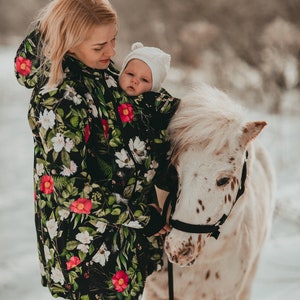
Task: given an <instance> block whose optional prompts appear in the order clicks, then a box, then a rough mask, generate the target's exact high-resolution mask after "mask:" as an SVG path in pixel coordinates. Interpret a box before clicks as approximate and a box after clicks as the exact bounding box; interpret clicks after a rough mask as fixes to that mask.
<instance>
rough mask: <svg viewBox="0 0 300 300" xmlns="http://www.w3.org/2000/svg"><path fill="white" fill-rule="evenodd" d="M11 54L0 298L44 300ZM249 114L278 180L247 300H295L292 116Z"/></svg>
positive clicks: (296, 148)
mask: <svg viewBox="0 0 300 300" xmlns="http://www.w3.org/2000/svg"><path fill="white" fill-rule="evenodd" d="M14 52H15V48H13V47H0V63H1V68H0V86H1V87H0V140H1V146H0V168H1V169H0V174H1V175H0V176H1V178H0V195H1V196H0V204H1V206H0V207H1V209H0V299H1V300H19V299H22V300H35V299H36V300H50V299H52V297H51V296H50V294H49V292H48V291H47V289H45V288H43V287H41V285H40V277H39V267H38V260H37V252H36V242H35V229H34V223H33V196H32V155H33V147H32V139H31V133H30V130H29V127H28V124H27V106H28V103H29V97H30V91H27V90H26V89H25V88H23V87H21V86H19V85H18V83H17V82H16V80H15V78H14V74H13V57H14ZM170 92H172V93H173V94H174V92H173V91H172V90H170ZM298 111H299V110H298ZM251 114H253V118H254V119H257V120H258V119H260V120H262V119H263V120H267V121H268V123H269V125H268V126H267V127H266V128H265V129H264V132H263V133H262V134H261V136H260V140H261V141H262V142H263V143H264V144H265V146H266V147H267V148H268V149H269V152H270V154H271V157H272V159H273V162H274V165H275V169H276V171H277V181H278V189H277V196H276V198H277V210H276V215H275V218H274V226H273V231H272V234H271V237H270V239H269V240H268V241H267V243H266V245H265V248H264V250H263V253H262V256H261V261H260V266H259V270H258V273H257V276H256V280H255V283H254V286H253V293H252V298H251V300H282V299H284V300H297V299H300V196H299V195H300V159H299V154H300V116H299V115H296V116H289V115H266V114H263V113H259V112H251ZM187 300H189V299H187Z"/></svg>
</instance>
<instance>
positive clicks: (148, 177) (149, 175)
mask: <svg viewBox="0 0 300 300" xmlns="http://www.w3.org/2000/svg"><path fill="white" fill-rule="evenodd" d="M155 173H156V172H155V170H153V169H152V170H148V172H147V173H146V174H145V177H146V179H147V181H148V182H150V181H151V180H152V179H153V177H154V175H155Z"/></svg>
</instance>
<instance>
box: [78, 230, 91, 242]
mask: <svg viewBox="0 0 300 300" xmlns="http://www.w3.org/2000/svg"><path fill="white" fill-rule="evenodd" d="M75 238H76V240H77V241H79V242H80V243H82V244H89V243H90V242H91V241H92V240H93V237H92V236H90V234H89V233H88V232H87V231H84V232H81V233H77V234H76V237H75Z"/></svg>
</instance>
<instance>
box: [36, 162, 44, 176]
mask: <svg viewBox="0 0 300 300" xmlns="http://www.w3.org/2000/svg"><path fill="white" fill-rule="evenodd" d="M35 169H36V174H37V175H38V176H42V175H43V173H44V172H45V169H44V165H43V164H38V163H37V164H36V166H35Z"/></svg>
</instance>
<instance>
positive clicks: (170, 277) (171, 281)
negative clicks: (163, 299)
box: [162, 193, 175, 300]
mask: <svg viewBox="0 0 300 300" xmlns="http://www.w3.org/2000/svg"><path fill="white" fill-rule="evenodd" d="M172 204H173V203H172V195H171V193H170V194H169V195H168V197H167V199H166V201H165V203H164V207H163V211H162V216H163V218H164V219H165V220H166V222H167V215H168V208H169V206H170V205H171V211H172V212H173V209H174V207H175V205H172ZM168 290H169V300H174V277H173V264H172V263H171V262H170V261H169V260H168Z"/></svg>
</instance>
